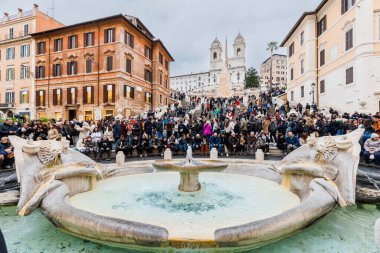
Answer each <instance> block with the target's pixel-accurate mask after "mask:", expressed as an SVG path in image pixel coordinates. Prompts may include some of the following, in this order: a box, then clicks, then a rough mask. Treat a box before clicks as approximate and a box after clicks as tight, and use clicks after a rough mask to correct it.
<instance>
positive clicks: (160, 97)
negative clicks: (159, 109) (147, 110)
mask: <svg viewBox="0 0 380 253" xmlns="http://www.w3.org/2000/svg"><path fill="white" fill-rule="evenodd" d="M160 104H162V95H161V94H160Z"/></svg>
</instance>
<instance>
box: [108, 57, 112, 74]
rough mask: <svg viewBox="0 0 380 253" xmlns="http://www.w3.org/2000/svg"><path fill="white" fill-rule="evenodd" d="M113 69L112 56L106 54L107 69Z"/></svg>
mask: <svg viewBox="0 0 380 253" xmlns="http://www.w3.org/2000/svg"><path fill="white" fill-rule="evenodd" d="M112 69H113V56H107V71H111V70H112Z"/></svg>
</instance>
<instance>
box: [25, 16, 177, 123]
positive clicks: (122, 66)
mask: <svg viewBox="0 0 380 253" xmlns="http://www.w3.org/2000/svg"><path fill="white" fill-rule="evenodd" d="M32 36H33V39H34V41H35V45H36V46H35V47H36V59H35V70H34V71H35V73H34V74H35V94H34V95H35V101H36V103H35V104H36V109H35V110H36V118H43V117H47V118H55V119H57V120H58V119H69V120H71V119H78V120H99V119H100V118H103V117H110V116H112V115H117V114H119V113H121V114H122V115H123V116H125V117H128V116H133V115H136V114H138V113H142V112H144V111H146V110H153V109H155V108H159V107H162V106H164V105H167V104H168V103H169V99H170V83H169V82H170V81H169V80H170V79H169V78H170V62H172V61H173V58H172V56H171V55H170V53H169V52H168V50H167V49H166V48H165V46H164V44H163V43H162V42H161V41H160V40H157V39H155V38H154V37H153V35H152V34H151V33H150V32H149V30H148V29H147V28H146V27H145V26H144V25H143V23H142V22H141V21H140V20H139V19H137V18H135V17H132V16H124V15H121V14H120V15H115V16H111V17H106V18H102V19H97V20H92V21H88V22H84V23H79V24H74V25H70V26H66V27H62V28H57V29H53V30H48V31H44V32H38V33H34V34H32Z"/></svg>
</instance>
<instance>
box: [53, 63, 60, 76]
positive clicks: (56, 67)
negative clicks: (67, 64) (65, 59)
mask: <svg viewBox="0 0 380 253" xmlns="http://www.w3.org/2000/svg"><path fill="white" fill-rule="evenodd" d="M61 75H62V65H61V64H59V63H58V64H53V76H54V77H56V76H61Z"/></svg>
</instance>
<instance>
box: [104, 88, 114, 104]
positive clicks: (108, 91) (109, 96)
mask: <svg viewBox="0 0 380 253" xmlns="http://www.w3.org/2000/svg"><path fill="white" fill-rule="evenodd" d="M103 101H104V103H115V85H114V84H106V85H104V86H103Z"/></svg>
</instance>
